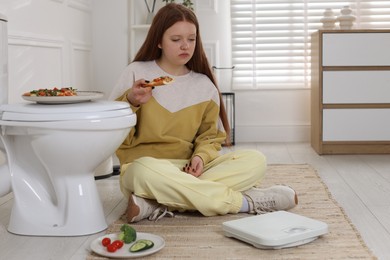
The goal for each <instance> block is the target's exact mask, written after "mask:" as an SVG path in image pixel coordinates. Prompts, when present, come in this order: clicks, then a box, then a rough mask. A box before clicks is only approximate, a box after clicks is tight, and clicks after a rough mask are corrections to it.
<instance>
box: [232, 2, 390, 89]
mask: <svg viewBox="0 0 390 260" xmlns="http://www.w3.org/2000/svg"><path fill="white" fill-rule="evenodd" d="M347 5H348V6H350V8H351V9H352V10H353V15H355V16H356V18H357V19H356V21H355V27H354V28H361V29H369V28H376V29H378V28H390V15H388V14H389V13H390V1H389V0H379V1H368V0H355V1H339V0H329V1H326V0H231V22H232V53H233V54H232V55H233V56H232V61H233V65H234V66H235V69H234V70H233V89H235V90H238V89H279V88H288V89H292V88H308V87H310V34H311V33H312V32H314V31H316V30H318V29H320V28H321V26H322V24H321V23H320V19H321V18H322V17H323V13H324V11H325V9H326V8H331V9H332V10H333V12H334V14H335V16H339V15H340V9H341V8H342V7H343V6H347Z"/></svg>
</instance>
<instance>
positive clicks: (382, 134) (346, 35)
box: [311, 30, 390, 154]
mask: <svg viewBox="0 0 390 260" xmlns="http://www.w3.org/2000/svg"><path fill="white" fill-rule="evenodd" d="M311 46H312V47H311V48H312V50H311V53H312V57H311V58H312V75H311V78H312V79H311V80H312V86H311V88H312V89H311V90H312V91H311V121H312V122H311V144H312V147H313V148H314V149H315V150H316V152H317V153H319V154H347V153H390V49H389V47H388V46H390V30H348V31H343V30H340V31H339V30H329V31H325V30H323V31H322V30H321V31H318V32H315V33H313V34H312V38H311Z"/></svg>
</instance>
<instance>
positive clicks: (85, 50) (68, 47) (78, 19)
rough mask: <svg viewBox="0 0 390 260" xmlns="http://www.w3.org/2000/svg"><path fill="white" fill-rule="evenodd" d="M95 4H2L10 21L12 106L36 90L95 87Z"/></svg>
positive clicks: (46, 0)
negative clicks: (93, 83) (23, 96)
mask: <svg viewBox="0 0 390 260" xmlns="http://www.w3.org/2000/svg"><path fill="white" fill-rule="evenodd" d="M91 10H92V5H91V1H90V0H34V1H28V0H18V1H11V0H2V1H0V12H1V13H3V14H4V15H6V16H7V18H8V60H9V64H8V68H9V70H8V71H9V93H8V94H9V95H8V96H9V102H10V103H15V102H23V100H22V98H21V94H22V93H23V92H26V91H29V90H31V89H36V88H51V87H54V86H72V87H75V88H77V89H79V90H88V89H90V87H91V86H92V84H91V83H92V66H91V61H92V30H91V28H92V27H91V21H92V19H91Z"/></svg>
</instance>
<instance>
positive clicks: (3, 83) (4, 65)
mask: <svg viewBox="0 0 390 260" xmlns="http://www.w3.org/2000/svg"><path fill="white" fill-rule="evenodd" d="M7 103H8V33H7V17H5V15H3V14H1V13H0V104H7Z"/></svg>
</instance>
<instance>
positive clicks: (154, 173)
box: [120, 150, 266, 216]
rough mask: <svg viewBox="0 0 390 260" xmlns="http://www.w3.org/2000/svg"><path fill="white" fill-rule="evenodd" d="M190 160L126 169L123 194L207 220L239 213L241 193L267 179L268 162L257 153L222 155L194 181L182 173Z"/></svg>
mask: <svg viewBox="0 0 390 260" xmlns="http://www.w3.org/2000/svg"><path fill="white" fill-rule="evenodd" d="M188 162H189V161H188V160H177V159H175V160H166V159H156V158H152V157H142V158H139V159H137V160H135V161H134V162H132V163H130V164H127V165H123V166H122V173H121V176H120V187H121V191H122V193H123V194H124V195H125V196H126V198H128V197H129V196H130V194H131V193H134V194H135V195H137V196H139V197H143V198H147V199H154V200H157V201H158V203H160V204H163V205H165V206H168V208H169V209H170V210H179V211H185V210H197V211H199V212H200V213H202V214H203V215H204V216H215V215H225V214H227V213H238V212H239V210H240V208H241V206H242V201H243V195H242V193H241V192H242V191H245V190H248V189H250V188H251V187H253V186H255V185H257V184H258V183H259V182H260V181H261V179H262V178H263V177H264V174H265V170H266V159H265V157H264V155H263V154H261V153H260V152H258V151H256V150H239V151H233V152H230V153H227V154H224V155H221V156H220V157H218V158H217V159H215V160H213V161H211V162H210V163H208V164H207V165H205V166H204V171H203V174H202V175H201V176H200V177H198V178H197V177H194V176H192V175H190V174H187V173H185V172H183V171H182V169H183V167H184V165H185V164H186V163H188Z"/></svg>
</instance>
